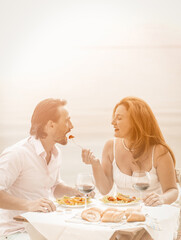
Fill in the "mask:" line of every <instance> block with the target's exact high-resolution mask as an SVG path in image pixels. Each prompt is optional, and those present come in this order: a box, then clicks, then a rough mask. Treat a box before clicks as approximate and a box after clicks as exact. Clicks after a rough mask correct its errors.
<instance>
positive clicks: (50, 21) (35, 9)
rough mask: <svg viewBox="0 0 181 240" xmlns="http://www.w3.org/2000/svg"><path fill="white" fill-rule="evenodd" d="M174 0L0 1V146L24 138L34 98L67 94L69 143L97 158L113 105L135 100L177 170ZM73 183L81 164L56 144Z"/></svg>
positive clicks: (178, 49)
mask: <svg viewBox="0 0 181 240" xmlns="http://www.w3.org/2000/svg"><path fill="white" fill-rule="evenodd" d="M180 10H181V1H180V0H152V1H150V0H127V1H123V0H111V1H107V0H104V1H101V0H96V1H95V0H91V1H89V0H84V1H81V0H66V1H64V0H51V1H49V0H31V1H24V0H6V1H0V33H1V38H0V113H1V118H0V152H2V150H3V149H4V148H5V147H8V146H9V145H12V144H14V143H16V142H17V141H19V140H21V139H22V138H25V137H27V136H28V135H29V128H30V120H31V115H32V113H33V110H34V108H35V106H36V104H37V103H38V102H39V101H41V100H43V99H44V98H48V97H53V98H64V99H67V101H68V105H67V107H68V110H69V112H70V115H71V119H72V122H73V124H74V129H73V131H72V134H73V135H75V136H76V141H77V143H79V144H81V145H82V146H84V147H87V148H90V149H91V150H92V151H93V152H94V153H95V155H96V156H97V157H98V158H101V153H102V148H103V146H104V144H105V142H106V141H107V140H108V139H109V138H112V137H113V128H112V126H111V118H112V110H113V107H114V106H115V104H116V103H117V102H118V101H120V100H121V99H122V98H123V97H126V96H136V97H140V98H143V99H144V100H145V101H146V102H147V103H148V104H149V105H150V106H151V108H152V110H153V112H154V113H155V116H156V118H157V120H158V122H159V124H160V127H161V130H162V132H163V135H164V137H165V139H166V141H167V143H168V144H169V145H170V147H171V148H172V150H173V151H174V153H175V156H176V160H177V167H181V151H180V147H181V14H180ZM60 148H61V149H62V154H63V165H62V171H61V175H62V178H63V180H64V181H66V182H67V183H69V184H71V185H73V184H74V182H75V178H76V175H77V174H78V173H79V172H82V171H85V172H90V171H91V168H90V167H89V166H86V165H84V164H83V163H82V162H81V151H80V149H79V148H78V147H77V146H75V145H74V144H73V143H70V142H69V143H68V145H67V146H60Z"/></svg>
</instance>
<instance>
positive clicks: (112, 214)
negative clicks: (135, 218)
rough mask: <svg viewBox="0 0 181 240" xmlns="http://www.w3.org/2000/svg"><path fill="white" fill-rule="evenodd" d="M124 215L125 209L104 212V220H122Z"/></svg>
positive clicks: (102, 219)
mask: <svg viewBox="0 0 181 240" xmlns="http://www.w3.org/2000/svg"><path fill="white" fill-rule="evenodd" d="M123 216H124V212H123V211H107V212H105V213H104V214H103V216H102V218H101V221H102V222H120V221H121V220H122V218H123Z"/></svg>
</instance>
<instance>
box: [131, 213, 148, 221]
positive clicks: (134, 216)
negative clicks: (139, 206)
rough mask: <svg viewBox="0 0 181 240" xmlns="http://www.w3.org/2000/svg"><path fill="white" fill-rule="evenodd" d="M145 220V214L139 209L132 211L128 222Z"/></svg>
mask: <svg viewBox="0 0 181 240" xmlns="http://www.w3.org/2000/svg"><path fill="white" fill-rule="evenodd" d="M145 220H146V218H145V215H144V214H143V213H141V212H138V211H134V212H132V213H131V214H130V215H129V216H128V218H127V222H144V221H145Z"/></svg>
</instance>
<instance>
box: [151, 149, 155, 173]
mask: <svg viewBox="0 0 181 240" xmlns="http://www.w3.org/2000/svg"><path fill="white" fill-rule="evenodd" d="M154 155H155V145H154V146H153V149H152V156H151V159H152V168H153V167H154Z"/></svg>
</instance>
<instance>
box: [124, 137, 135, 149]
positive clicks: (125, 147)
mask: <svg viewBox="0 0 181 240" xmlns="http://www.w3.org/2000/svg"><path fill="white" fill-rule="evenodd" d="M122 144H123V147H124V149H125V150H126V151H128V152H134V149H129V148H128V147H127V146H126V144H125V142H124V138H122Z"/></svg>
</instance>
